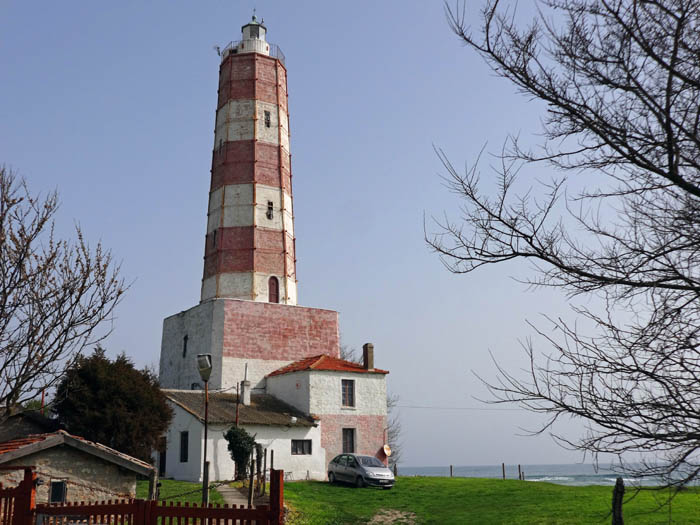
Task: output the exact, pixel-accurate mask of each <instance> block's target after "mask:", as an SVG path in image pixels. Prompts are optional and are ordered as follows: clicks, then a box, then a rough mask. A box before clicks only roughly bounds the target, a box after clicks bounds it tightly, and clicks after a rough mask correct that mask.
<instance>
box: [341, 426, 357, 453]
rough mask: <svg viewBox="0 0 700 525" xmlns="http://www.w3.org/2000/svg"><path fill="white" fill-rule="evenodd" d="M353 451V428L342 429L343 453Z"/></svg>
mask: <svg viewBox="0 0 700 525" xmlns="http://www.w3.org/2000/svg"><path fill="white" fill-rule="evenodd" d="M354 453H355V429H354V428H344V429H343V454H354Z"/></svg>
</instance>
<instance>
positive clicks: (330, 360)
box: [268, 354, 389, 376]
mask: <svg viewBox="0 0 700 525" xmlns="http://www.w3.org/2000/svg"><path fill="white" fill-rule="evenodd" d="M302 370H322V371H330V372H355V373H365V374H388V373H389V371H388V370H381V369H379V368H373V369H371V370H367V369H366V368H365V367H364V366H362V365H361V364H359V363H353V362H352V361H345V360H344V359H338V358H337V357H331V356H329V355H325V354H321V355H315V356H312V357H306V358H304V359H300V360H299V361H295V362H293V363H291V364H288V365H287V366H284V367H282V368H280V369H278V370H275V371H274V372H271V373H270V374H268V376H278V375H282V374H289V373H290V372H300V371H302Z"/></svg>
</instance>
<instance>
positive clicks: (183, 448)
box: [180, 431, 190, 463]
mask: <svg viewBox="0 0 700 525" xmlns="http://www.w3.org/2000/svg"><path fill="white" fill-rule="evenodd" d="M189 441H190V435H189V432H187V431H185V432H180V463H187V459H188V457H189Z"/></svg>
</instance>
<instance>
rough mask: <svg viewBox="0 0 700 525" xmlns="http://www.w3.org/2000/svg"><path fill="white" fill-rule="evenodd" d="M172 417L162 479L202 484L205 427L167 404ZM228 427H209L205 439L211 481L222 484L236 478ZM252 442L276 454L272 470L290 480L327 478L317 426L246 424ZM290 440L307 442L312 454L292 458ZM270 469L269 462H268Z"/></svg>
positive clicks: (323, 452)
mask: <svg viewBox="0 0 700 525" xmlns="http://www.w3.org/2000/svg"><path fill="white" fill-rule="evenodd" d="M168 403H169V404H170V406H171V407H172V408H173V411H174V416H173V420H172V422H171V424H170V428H169V429H168V431H167V433H166V439H167V448H166V456H167V457H166V465H165V466H166V470H165V476H166V477H168V478H174V479H178V480H185V481H197V482H201V481H202V462H203V454H204V449H203V447H204V425H203V424H202V423H201V422H200V421H199V420H198V419H197V418H195V417H194V416H193V415H192V414H190V413H189V412H187V411H185V410H183V409H182V408H181V407H180V406H178V405H176V404H174V403H172V402H170V401H168ZM229 428H230V425H221V424H210V425H209V429H208V439H207V443H208V444H207V449H208V450H207V459H208V460H209V479H210V481H221V480H228V479H233V478H234V477H235V464H234V462H233V460H232V459H231V455H230V453H229V451H228V442H227V441H226V439H225V438H224V434H225V433H226V431H227V430H228V429H229ZM244 428H245V429H246V430H247V431H248V433H250V434H251V435H254V436H255V441H256V442H257V443H260V444H261V445H262V446H263V447H264V448H267V449H268V462H269V458H270V451H271V450H274V452H275V468H276V469H283V470H284V471H285V472H292V474H291V476H292V478H293V479H306V476H307V472H308V473H309V477H310V478H311V479H318V480H323V479H325V476H326V472H325V469H326V451H325V450H324V449H323V448H321V429H320V427H286V426H269V425H245V427H244ZM182 431H187V432H189V457H188V461H187V462H186V463H180V432H182ZM292 439H310V440H311V452H312V453H311V455H292ZM268 467H269V463H268Z"/></svg>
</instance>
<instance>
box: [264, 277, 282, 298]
mask: <svg viewBox="0 0 700 525" xmlns="http://www.w3.org/2000/svg"><path fill="white" fill-rule="evenodd" d="M267 295H268V302H271V303H279V302H280V281H279V279H277V277H274V276H273V277H270V280H269V281H267Z"/></svg>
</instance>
